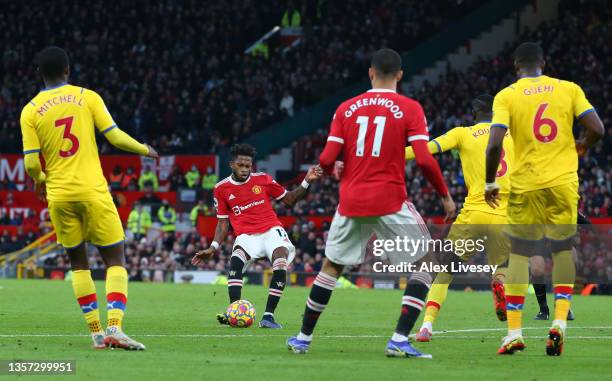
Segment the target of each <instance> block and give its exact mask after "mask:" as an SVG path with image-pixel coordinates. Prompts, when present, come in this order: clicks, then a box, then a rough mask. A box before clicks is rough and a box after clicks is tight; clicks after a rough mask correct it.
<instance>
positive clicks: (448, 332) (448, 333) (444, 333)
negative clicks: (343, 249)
mask: <svg viewBox="0 0 612 381" xmlns="http://www.w3.org/2000/svg"><path fill="white" fill-rule="evenodd" d="M569 329H570V332H571V331H573V330H580V329H610V330H612V326H610V327H570V328H569ZM505 330H506V328H474V329H456V330H444V331H434V336H435V337H440V338H445V339H448V338H456V339H459V338H493V336H478V335H474V336H466V335H464V336H458V335H452V334H453V333H470V332H475V333H477V332H495V331H505ZM523 330H545V327H524V328H523ZM133 335H134V336H135V337H185V338H198V337H201V338H207V337H208V338H239V337H287V334H282V335H279V334H261V335H254V334H197V333H195V334H133ZM87 336H89V335H86V334H54V333H39V334H36V333H34V334H0V337H87ZM315 336H316V337H317V338H323V339H377V338H386V337H388V335H315ZM410 336H411V337H414V334H412V335H410ZM495 337H496V336H495ZM526 337H538V336H526ZM569 337H570V338H573V339H580V338H582V339H612V336H573V335H571V333H570V335H569Z"/></svg>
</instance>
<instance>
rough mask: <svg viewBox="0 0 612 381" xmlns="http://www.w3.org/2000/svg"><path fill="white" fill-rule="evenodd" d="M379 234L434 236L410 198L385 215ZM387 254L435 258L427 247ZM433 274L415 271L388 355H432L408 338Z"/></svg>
mask: <svg viewBox="0 0 612 381" xmlns="http://www.w3.org/2000/svg"><path fill="white" fill-rule="evenodd" d="M376 235H377V237H378V238H383V239H392V240H395V239H396V238H397V237H400V238H405V237H408V239H410V240H429V239H431V237H430V235H429V231H428V230H427V226H426V225H425V222H424V221H423V219H422V218H421V216H420V215H419V213H418V212H417V211H416V209H415V208H414V206H413V205H412V203H409V202H406V203H404V204H403V205H402V209H400V211H398V212H397V213H394V214H391V215H387V216H382V217H381V218H380V222H379V224H378V226H377V228H376ZM425 247H426V246H425ZM388 258H389V261H390V262H391V263H393V264H400V263H402V262H404V263H406V262H413V263H414V262H415V261H416V262H417V265H418V262H419V261H420V262H423V261H427V262H430V263H435V262H436V261H435V259H434V256H433V255H431V254H429V255H428V254H427V252H426V251H424V250H417V252H415V253H406V252H402V251H398V252H392V253H388ZM433 275H434V274H431V273H428V272H414V273H412V274H411V275H410V278H409V279H408V283H407V284H406V289H405V290H404V296H403V297H402V307H401V310H400V316H399V319H398V321H397V324H396V326H395V330H394V332H393V335H392V336H391V339H390V340H389V341H388V342H387V347H386V349H385V353H386V355H387V356H389V357H416V358H431V355H429V354H425V353H421V352H419V351H418V350H416V349H415V348H413V347H412V345H411V344H410V342H409V341H408V335H409V334H410V332H411V331H412V329H413V328H414V324H415V323H416V321H417V319H418V318H419V315H420V314H421V310H422V309H423V306H424V305H425V298H426V297H427V293H428V292H429V288H430V287H431V283H432V281H433Z"/></svg>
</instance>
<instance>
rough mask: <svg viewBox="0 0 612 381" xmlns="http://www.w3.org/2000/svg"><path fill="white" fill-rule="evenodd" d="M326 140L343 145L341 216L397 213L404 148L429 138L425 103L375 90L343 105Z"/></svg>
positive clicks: (403, 187) (403, 196)
mask: <svg viewBox="0 0 612 381" xmlns="http://www.w3.org/2000/svg"><path fill="white" fill-rule="evenodd" d="M327 140H328V141H334V142H338V143H340V144H342V145H343V147H342V156H343V158H344V159H343V160H344V172H343V174H342V179H341V180H340V205H339V207H338V208H339V209H338V211H339V212H340V214H341V215H343V216H349V217H357V216H382V215H386V214H391V213H395V212H397V211H398V210H400V209H401V206H402V203H403V202H404V201H406V199H407V197H408V195H407V193H406V179H405V177H406V175H405V166H406V164H405V156H404V155H405V152H404V150H405V147H406V146H407V145H408V144H410V142H412V141H415V140H425V141H427V140H429V133H428V131H427V121H426V120H425V114H424V113H423V108H422V107H421V105H420V104H419V103H418V102H417V101H415V100H412V99H410V98H407V97H405V96H402V95H399V94H397V93H396V92H394V91H392V90H386V89H372V90H370V91H368V92H366V93H363V94H361V95H359V96H357V97H355V98H352V99H349V100H348V101H346V102H344V103H342V104H341V105H340V106H339V107H338V109H337V110H336V113H335V114H334V119H333V121H332V124H331V131H330V133H329V137H328V138H327Z"/></svg>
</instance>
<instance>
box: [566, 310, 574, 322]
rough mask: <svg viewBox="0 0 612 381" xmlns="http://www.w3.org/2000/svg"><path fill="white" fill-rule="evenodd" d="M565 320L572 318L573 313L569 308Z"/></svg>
mask: <svg viewBox="0 0 612 381" xmlns="http://www.w3.org/2000/svg"><path fill="white" fill-rule="evenodd" d="M567 320H570V321H571V320H574V313H573V312H572V310H569V311H568V313H567Z"/></svg>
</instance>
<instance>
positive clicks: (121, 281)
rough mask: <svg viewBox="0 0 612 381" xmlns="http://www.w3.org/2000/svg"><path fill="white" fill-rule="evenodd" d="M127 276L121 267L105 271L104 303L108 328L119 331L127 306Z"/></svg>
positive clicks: (112, 267)
mask: <svg viewBox="0 0 612 381" xmlns="http://www.w3.org/2000/svg"><path fill="white" fill-rule="evenodd" d="M127 288H128V276H127V271H126V270H125V268H124V267H122V266H111V267H109V268H108V269H107V270H106V301H107V309H108V324H107V326H109V327H118V328H119V329H121V324H122V321H123V314H124V311H125V306H126V304H127Z"/></svg>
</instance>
